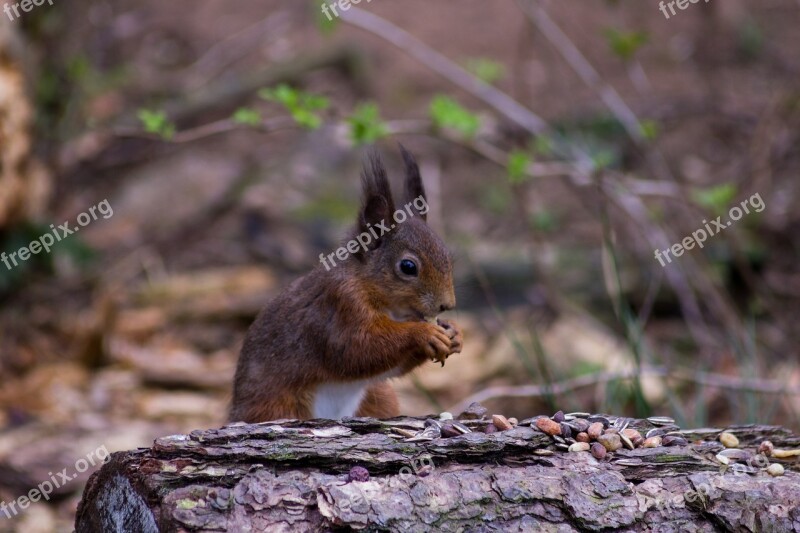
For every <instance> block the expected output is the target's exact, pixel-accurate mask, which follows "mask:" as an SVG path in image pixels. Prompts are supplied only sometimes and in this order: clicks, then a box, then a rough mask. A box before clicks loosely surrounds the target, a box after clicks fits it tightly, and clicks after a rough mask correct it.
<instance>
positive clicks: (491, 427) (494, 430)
mask: <svg viewBox="0 0 800 533" xmlns="http://www.w3.org/2000/svg"><path fill="white" fill-rule="evenodd" d="M483 432H484V433H497V426H495V425H494V424H488V425H487V426H486V427H485V428H483Z"/></svg>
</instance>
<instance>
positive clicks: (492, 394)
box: [450, 366, 800, 413]
mask: <svg viewBox="0 0 800 533" xmlns="http://www.w3.org/2000/svg"><path fill="white" fill-rule="evenodd" d="M645 376H653V377H661V378H664V379H675V380H678V381H684V382H687V383H695V384H700V385H704V386H707V387H713V388H718V389H727V390H733V391H737V392H755V393H760V394H787V395H791V396H800V386H791V385H786V384H784V383H781V382H779V381H777V380H772V379H761V378H741V377H737V376H727V375H725V374H714V373H710V372H689V371H686V370H678V371H670V370H668V369H666V368H664V367H649V366H645V367H642V368H641V369H640V370H636V369H630V370H623V371H618V372H603V373H600V374H591V375H586V376H580V377H577V378H571V379H566V380H563V381H559V382H556V383H552V384H549V385H521V386H516V387H515V386H498V387H489V388H487V389H484V390H482V391H480V392H478V393H475V394H473V395H471V396H469V397H468V398H466V399H464V400H462V401H461V402H459V403H458V404H456V405H455V406H453V407H452V408H451V409H450V411H451V412H453V413H460V412H462V411H463V410H464V409H466V408H467V407H468V406H469V404H471V403H473V402H478V403H483V402H486V401H489V400H494V399H497V398H537V397H542V396H547V395H553V396H563V395H564V394H567V393H569V392H573V391H575V390H577V389H582V388H584V387H589V386H592V385H604V384H606V383H608V382H611V381H617V380H623V379H632V378H634V377H645Z"/></svg>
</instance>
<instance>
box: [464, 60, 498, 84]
mask: <svg viewBox="0 0 800 533" xmlns="http://www.w3.org/2000/svg"><path fill="white" fill-rule="evenodd" d="M466 68H467V70H468V71H469V72H471V73H472V74H474V75H475V77H476V78H478V79H480V80H481V81H483V82H485V83H489V84H492V83H495V82H497V81H500V80H501V79H503V77H505V75H506V67H505V65H503V64H502V63H500V62H498V61H495V60H494V59H489V58H485V57H476V58H471V59H468V60H467V62H466Z"/></svg>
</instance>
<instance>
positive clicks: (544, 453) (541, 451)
mask: <svg viewBox="0 0 800 533" xmlns="http://www.w3.org/2000/svg"><path fill="white" fill-rule="evenodd" d="M533 454H534V455H542V456H547V455H555V453H553V451H552V450H534V451H533Z"/></svg>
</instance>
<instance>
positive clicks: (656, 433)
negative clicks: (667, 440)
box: [644, 428, 669, 439]
mask: <svg viewBox="0 0 800 533" xmlns="http://www.w3.org/2000/svg"><path fill="white" fill-rule="evenodd" d="M667 433H669V430H668V429H664V428H653V429H651V430H650V431H648V432H647V433H645V435H644V438H646V439H649V438H650V437H660V436H662V435H666V434H667Z"/></svg>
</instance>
